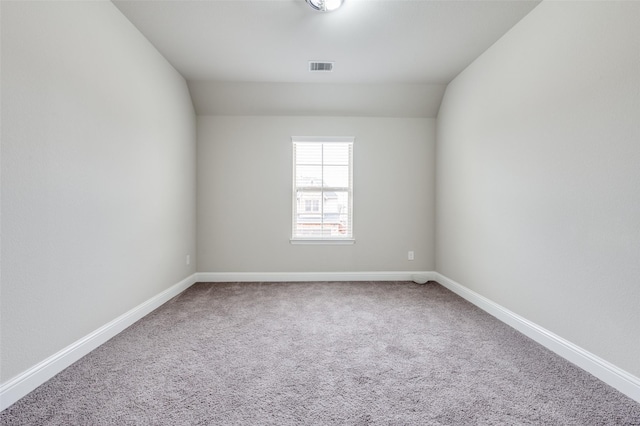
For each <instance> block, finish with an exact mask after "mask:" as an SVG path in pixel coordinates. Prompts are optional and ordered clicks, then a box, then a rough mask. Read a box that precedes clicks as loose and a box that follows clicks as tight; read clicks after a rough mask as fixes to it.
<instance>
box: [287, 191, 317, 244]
mask: <svg viewBox="0 0 640 426" xmlns="http://www.w3.org/2000/svg"><path fill="white" fill-rule="evenodd" d="M321 200H322V192H320V191H318V192H316V191H314V192H311V191H297V192H296V205H297V209H296V212H297V213H296V218H295V219H296V222H295V226H294V228H295V229H294V235H296V236H301V237H316V236H321V235H322V211H321V210H320V206H321Z"/></svg>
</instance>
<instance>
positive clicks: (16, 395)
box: [0, 274, 197, 411]
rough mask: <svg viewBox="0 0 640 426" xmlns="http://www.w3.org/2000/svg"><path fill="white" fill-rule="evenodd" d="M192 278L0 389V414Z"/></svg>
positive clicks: (174, 286)
mask: <svg viewBox="0 0 640 426" xmlns="http://www.w3.org/2000/svg"><path fill="white" fill-rule="evenodd" d="M196 282H197V280H196V274H193V275H191V276H189V277H187V278H185V279H184V280H182V281H180V282H179V283H177V284H175V285H173V286H171V287H170V288H168V289H167V290H165V291H163V292H162V293H160V294H158V295H156V296H154V297H152V298H151V299H149V300H147V301H146V302H144V303H142V304H140V305H138V306H136V307H135V308H133V309H131V310H130V311H129V312H126V313H124V314H122V315H120V316H119V317H118V318H116V319H114V320H113V321H111V322H109V323H108V324H105V325H103V326H102V327H100V328H99V329H97V330H95V331H94V332H92V333H90V334H88V335H86V336H85V337H83V338H82V339H80V340H78V341H76V342H74V343H72V344H71V345H69V346H67V347H66V348H64V349H62V350H61V351H59V352H57V353H55V354H53V355H51V356H50V357H48V358H47V359H45V360H43V361H41V362H39V363H38V364H36V365H34V366H33V367H31V368H29V369H28V370H26V371H25V372H23V373H22V374H19V375H18V376H16V377H14V378H13V379H11V380H9V381H8V382H6V383H3V384H2V385H0V411H2V410H4V409H5V408H7V407H9V406H10V405H12V404H13V403H15V402H16V401H18V400H19V399H20V398H22V397H23V396H25V395H27V394H28V393H29V392H31V391H32V390H34V389H35V388H37V387H38V386H40V385H41V384H43V383H45V382H46V381H47V380H49V379H50V378H52V377H53V376H55V375H56V374H58V373H59V372H61V371H62V370H64V369H65V368H67V367H68V366H70V365H71V364H73V363H74V362H76V361H77V360H79V359H80V358H82V357H83V356H85V355H86V354H88V353H89V352H91V351H92V350H94V349H95V348H97V347H98V346H100V345H102V344H103V343H105V342H106V341H107V340H109V339H111V338H112V337H114V336H115V335H117V334H118V333H120V332H121V331H123V330H124V329H125V328H127V327H129V326H130V325H132V324H133V323H134V322H136V321H138V320H139V319H141V318H142V317H144V316H145V315H147V314H149V313H150V312H152V311H153V310H154V309H156V308H158V307H159V306H160V305H162V304H163V303H165V302H167V301H168V300H170V299H171V298H173V297H175V296H177V295H178V294H180V293H182V292H183V291H184V290H186V289H187V288H189V287H190V286H192V285H193V284H194V283H196Z"/></svg>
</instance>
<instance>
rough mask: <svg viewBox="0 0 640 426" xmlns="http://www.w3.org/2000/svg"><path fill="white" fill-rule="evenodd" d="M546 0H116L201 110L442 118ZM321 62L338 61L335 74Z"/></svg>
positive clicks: (210, 111)
mask: <svg viewBox="0 0 640 426" xmlns="http://www.w3.org/2000/svg"><path fill="white" fill-rule="evenodd" d="M539 1H540V0H491V1H489V0H469V1H463V0H441V1H438V0H345V4H344V6H343V7H342V8H341V9H339V10H337V11H335V12H330V13H321V12H316V11H314V10H312V9H311V8H310V7H309V6H308V5H307V4H306V3H305V1H304V0H189V1H187V0H113V2H114V4H115V5H116V6H117V7H118V9H120V11H122V13H123V14H124V15H125V16H126V17H127V18H128V19H129V20H130V21H131V22H132V23H133V24H134V25H135V26H136V27H137V28H138V29H139V30H140V31H141V32H142V34H144V35H145V36H146V37H147V38H148V39H149V40H150V41H151V43H153V45H154V46H155V47H156V48H157V49H158V50H159V51H160V53H162V54H163V55H164V56H165V57H166V58H167V59H168V60H169V62H171V64H172V65H173V66H174V67H175V68H176V69H177V70H178V71H179V72H180V73H181V74H182V75H183V76H184V77H185V78H186V79H187V82H188V83H189V89H190V91H191V94H192V98H193V100H194V105H195V108H196V111H197V113H198V114H230V115H238V114H240V115H244V114H251V115H253V114H265V115H270V114H271V115H364V116H404V117H412V116H418V117H434V116H435V115H436V114H437V111H438V108H439V105H440V101H441V99H442V95H443V94H444V89H445V87H446V85H447V83H449V82H450V81H451V80H452V79H453V78H454V77H455V76H456V75H457V74H458V73H460V72H461V71H462V70H463V69H464V68H465V67H466V66H467V65H469V64H470V63H471V62H472V61H473V60H474V59H475V58H477V57H478V56H479V55H480V54H481V53H482V52H484V51H485V50H486V49H487V48H488V47H489V46H491V45H492V44H493V43H494V42H495V41H496V40H498V39H499V38H500V37H501V36H502V35H503V34H505V33H506V32H507V31H508V30H509V29H510V28H511V27H512V26H513V25H514V24H515V23H517V22H518V21H519V20H520V19H522V18H523V17H524V16H525V15H526V14H527V13H529V12H530V11H531V10H532V9H533V8H534V7H535V6H536V5H537V4H538V3H539ZM309 60H328V61H335V67H334V71H333V72H331V73H321V74H318V73H316V74H312V73H309V72H308V61H309Z"/></svg>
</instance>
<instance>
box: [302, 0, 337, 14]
mask: <svg viewBox="0 0 640 426" xmlns="http://www.w3.org/2000/svg"><path fill="white" fill-rule="evenodd" d="M306 1H307V3H309V6H311V7H312V8H313V9H314V10H319V11H320V12H331V11H332V10H336V9H337V8H339V7H340V6H342V3H343V2H344V0H306Z"/></svg>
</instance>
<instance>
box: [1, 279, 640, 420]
mask: <svg viewBox="0 0 640 426" xmlns="http://www.w3.org/2000/svg"><path fill="white" fill-rule="evenodd" d="M0 423H1V424H3V425H4V424H6V425H134V424H135V425H210V424H211V425H265V424H266V425H366V424H380V425H416V424H419V425H467V424H472V425H513V424H518V425H523V424H533V425H544V424H549V425H614V424H619V425H640V404H638V403H636V402H634V401H633V400H631V399H629V398H627V397H626V396H624V395H623V394H621V393H619V392H617V391H616V390H614V389H613V388H611V387H609V386H607V385H605V384H604V383H602V382H600V381H599V380H597V379H596V378H594V377H593V376H591V375H589V374H588V373H586V372H584V371H582V370H580V369H578V368H577V367H575V366H573V365H572V364H570V363H568V362H567V361H565V360H563V359H562V358H559V357H558V356H556V355H554V354H553V353H551V352H549V351H548V350H546V349H545V348H543V347H541V346H540V345H538V344H536V343H535V342H533V341H531V340H529V339H528V338H526V337H524V336H523V335H521V334H519V333H518V332H516V331H515V330H513V329H511V328H510V327H508V326H506V325H504V324H502V323H501V322H499V321H498V320H496V319H494V318H493V317H491V316H490V315H488V314H486V313H484V312H483V311H481V310H479V309H478V308H476V307H474V306H473V305H471V304H469V303H468V302H466V301H464V300H463V299H461V298H460V297H458V296H456V295H455V294H453V293H451V292H450V291H448V290H446V289H444V288H443V287H441V286H440V285H438V284H436V283H428V284H426V285H422V286H421V285H417V284H413V283H407V282H354V283H345V282H343V283H326V282H317V283H224V284H220V283H217V284H210V283H199V284H196V285H194V286H193V287H191V288H190V289H188V290H187V291H185V292H184V293H183V294H181V295H180V296H178V297H176V298H174V299H173V300H171V301H170V302H168V303H167V304H165V305H163V306H162V307H160V308H159V309H157V310H156V311H154V312H153V313H151V314H150V315H148V316H147V317H145V318H144V319H142V320H141V321H139V322H137V323H136V324H134V325H133V326H132V327H130V328H128V329H127V330H125V331H124V332H123V333H121V334H120V335H118V336H116V337H115V338H113V339H112V340H110V341H109V342H107V343H106V344H104V345H103V346H101V347H100V348H98V349H96V350H95V351H93V352H92V353H90V354H89V355H87V356H86V357H84V358H83V359H81V360H80V361H78V362H77V363H75V364H74V365H72V366H71V367H69V368H68V369H66V370H65V371H63V372H62V373H60V374H59V375H57V376H56V377H54V378H53V379H52V380H50V381H49V382H47V383H45V384H44V385H42V386H40V387H39V388H38V389H36V390H35V391H34V392H32V393H31V394H29V395H27V396H26V397H25V398H23V399H22V400H20V401H18V402H17V403H16V404H14V405H13V406H11V407H9V408H8V409H7V410H5V411H4V412H2V413H1V414H0Z"/></svg>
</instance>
